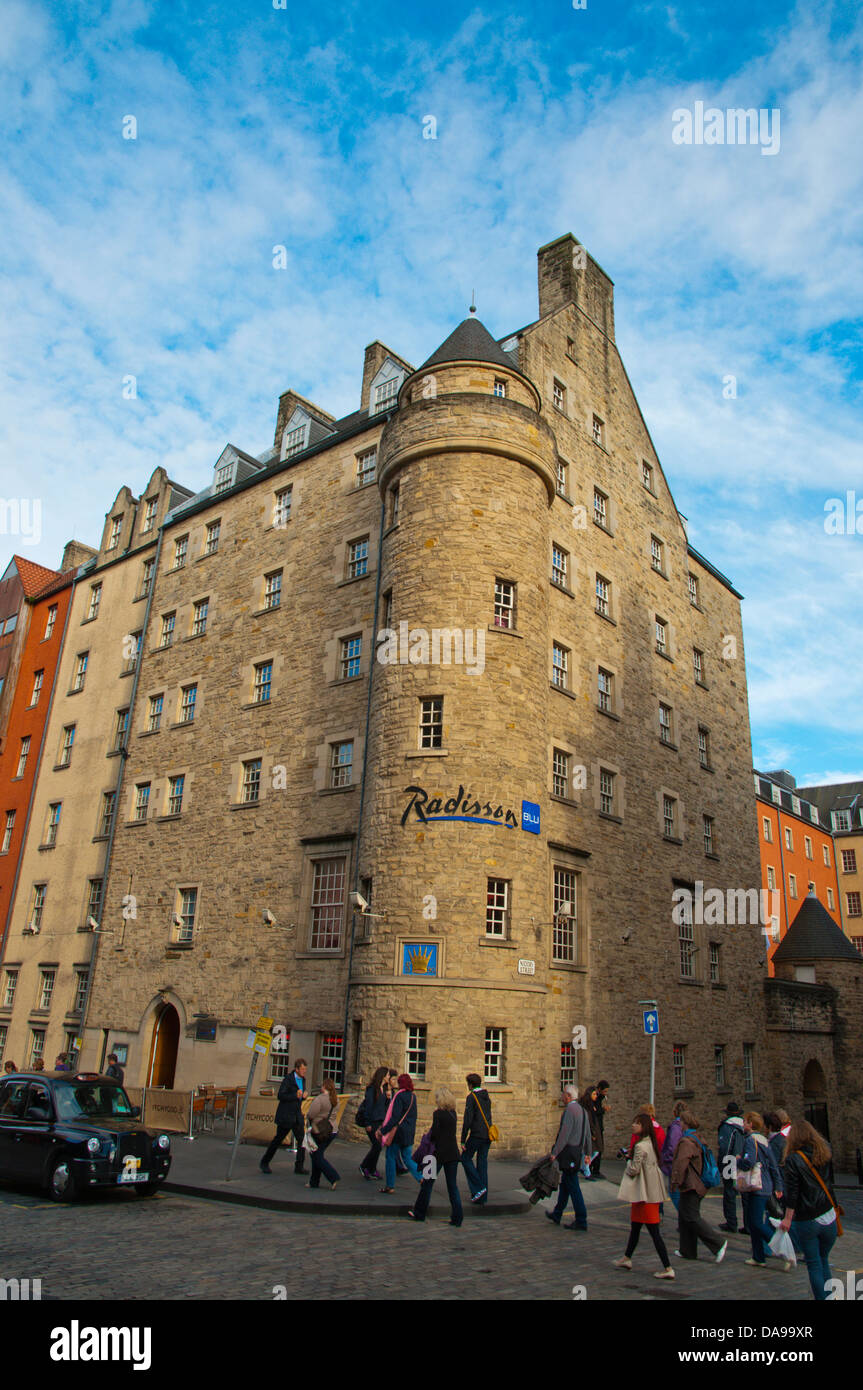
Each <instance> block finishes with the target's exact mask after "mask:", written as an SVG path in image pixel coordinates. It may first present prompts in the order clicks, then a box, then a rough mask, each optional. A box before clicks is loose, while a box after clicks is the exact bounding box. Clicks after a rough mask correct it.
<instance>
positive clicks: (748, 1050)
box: [743, 1043, 755, 1095]
mask: <svg viewBox="0 0 863 1390" xmlns="http://www.w3.org/2000/svg"><path fill="white" fill-rule="evenodd" d="M743 1090H744V1092H745V1093H746V1095H751V1094H752V1092H753V1091H754V1090H755V1044H754V1043H744V1044H743Z"/></svg>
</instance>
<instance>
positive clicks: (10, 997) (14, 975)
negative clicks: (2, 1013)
mask: <svg viewBox="0 0 863 1390" xmlns="http://www.w3.org/2000/svg"><path fill="white" fill-rule="evenodd" d="M17 984H18V971H17V970H7V971H6V979H5V981H4V983H3V1008H4V1009H11V1008H12V1005H13V1004H14V1003H15V989H16V987H17Z"/></svg>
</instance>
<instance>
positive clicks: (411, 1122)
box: [380, 1072, 420, 1192]
mask: <svg viewBox="0 0 863 1390" xmlns="http://www.w3.org/2000/svg"><path fill="white" fill-rule="evenodd" d="M416 1129H417V1098H416V1096H415V1095H414V1083H413V1081H412V1080H411V1078H410V1077H409V1076H408V1075H407V1073H406V1072H402V1074H401V1076H400V1077H399V1078H398V1090H397V1091H396V1093H395V1095H394V1096H393V1099H392V1101H391V1102H390V1106H389V1110H388V1112H387V1117H386V1118H385V1120H384V1122H383V1125H382V1126H381V1131H380V1133H381V1140H382V1143H383V1145H384V1146H385V1147H386V1151H387V1157H386V1167H385V1169H384V1171H385V1173H386V1178H385V1182H386V1186H385V1187H382V1188H380V1191H381V1192H395V1180H396V1157H397V1155H400V1156H401V1159H402V1162H403V1163H404V1165H405V1167H406V1168H407V1170H408V1172H409V1173H410V1174H411V1176H412V1177H413V1178H415V1179H416V1181H417V1182H419V1180H420V1175H419V1170H418V1169H417V1166H416V1164H415V1163H414V1161H413V1157H412V1155H411V1149H412V1148H413V1142H414V1136H415V1134H416ZM388 1136H389V1137H388Z"/></svg>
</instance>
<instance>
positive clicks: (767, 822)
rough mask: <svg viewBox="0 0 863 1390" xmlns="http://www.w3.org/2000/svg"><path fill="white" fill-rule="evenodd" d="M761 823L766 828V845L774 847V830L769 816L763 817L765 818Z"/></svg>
mask: <svg viewBox="0 0 863 1390" xmlns="http://www.w3.org/2000/svg"><path fill="white" fill-rule="evenodd" d="M761 823H762V825H763V826H764V839H765V841H766V843H767V844H768V845H772V844H773V830H772V828H771V825H770V820H769V818H768V817H767V816H763V817H762V822H761Z"/></svg>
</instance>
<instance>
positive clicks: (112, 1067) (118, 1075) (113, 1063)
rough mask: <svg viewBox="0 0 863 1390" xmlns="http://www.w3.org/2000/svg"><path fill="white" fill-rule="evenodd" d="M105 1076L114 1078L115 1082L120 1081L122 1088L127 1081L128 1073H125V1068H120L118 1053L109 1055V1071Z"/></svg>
mask: <svg viewBox="0 0 863 1390" xmlns="http://www.w3.org/2000/svg"><path fill="white" fill-rule="evenodd" d="M105 1075H106V1076H110V1077H113V1079H114V1080H115V1081H119V1083H120V1085H121V1086H122V1084H123V1082H124V1081H125V1079H126V1073H125V1072H124V1071H123V1068H122V1067H121V1066H120V1063H119V1062H118V1060H117V1054H116V1052H109V1053H108V1069H107V1071H106V1072H105Z"/></svg>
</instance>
